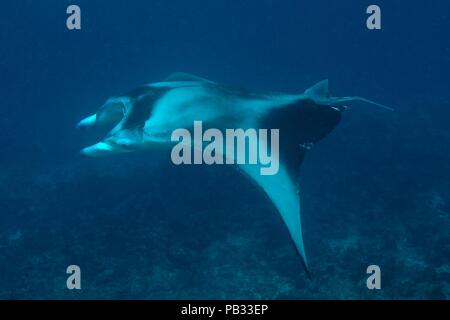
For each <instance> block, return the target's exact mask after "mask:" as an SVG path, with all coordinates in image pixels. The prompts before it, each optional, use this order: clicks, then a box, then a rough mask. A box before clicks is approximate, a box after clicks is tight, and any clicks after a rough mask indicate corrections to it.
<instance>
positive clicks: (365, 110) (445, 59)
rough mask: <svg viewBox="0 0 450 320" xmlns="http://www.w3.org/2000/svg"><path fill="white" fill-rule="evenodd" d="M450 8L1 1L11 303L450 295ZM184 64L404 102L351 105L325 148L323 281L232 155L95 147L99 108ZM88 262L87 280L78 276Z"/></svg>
mask: <svg viewBox="0 0 450 320" xmlns="http://www.w3.org/2000/svg"><path fill="white" fill-rule="evenodd" d="M69 4H77V5H79V6H80V7H81V12H82V29H81V30H79V31H69V30H67V28H66V25H65V23H66V18H67V14H66V8H67V6H68V5H69ZM370 4H377V5H379V6H380V8H381V12H382V29H381V30H375V31H369V30H368V29H367V28H366V19H367V17H368V15H367V14H366V8H367V7H368V6H369V5H370ZM449 15H450V3H449V2H448V1H444V0H434V1H429V2H428V1H427V2H425V1H398V0H389V1H387V0H386V1H381V0H377V1H376V2H374V3H372V2H371V1H345V2H344V1H339V2H338V1H331V0H329V1H325V0H318V1H303V0H302V1H301V0H282V1H275V0H258V1H256V0H245V1H244V0H243V1H224V0H223V1H222V0H217V1H211V0H209V1H208V0H205V1H194V0H193V1H181V0H177V1H170V0H164V1H162V0H158V1H143V0H142V1H138V0H128V1H106V0H102V1H100V0H73V1H61V0H54V1H49V0H46V1H32V0H20V1H2V2H1V4H0V98H1V100H0V101H1V103H0V128H1V134H0V145H1V151H0V165H1V166H0V298H2V299H448V298H450V232H449V231H450V130H449V123H450V91H449V88H450V79H449V75H450V43H449V39H450V38H449V30H450V16H449ZM175 71H184V72H189V73H193V74H196V75H199V76H202V77H205V78H209V79H212V80H214V81H217V82H220V83H227V84H233V85H237V86H242V87H246V88H249V89H259V90H271V91H283V92H291V93H300V92H303V91H304V90H305V89H306V88H308V87H310V86H311V85H313V84H314V83H316V82H317V81H319V80H322V79H324V78H329V79H330V90H331V93H332V94H333V95H335V96H348V95H350V96H351V95H359V96H363V97H367V98H369V99H373V100H375V101H377V102H380V103H383V104H386V105H389V106H393V107H394V108H395V112H389V111H385V110H382V109H378V108H376V107H373V106H370V105H365V104H361V103H352V104H351V108H350V109H349V110H348V111H346V112H345V113H344V115H343V120H342V121H341V123H340V124H339V125H338V127H337V128H336V129H335V130H334V131H333V132H332V134H330V135H329V136H328V137H326V138H325V139H324V140H323V141H321V143H320V144H318V145H317V146H315V147H314V148H313V149H312V150H311V151H310V152H309V153H308V154H307V156H306V159H305V161H304V163H303V165H302V168H301V181H300V183H301V194H300V195H301V210H302V226H303V235H304V242H305V247H306V253H307V256H308V258H309V265H310V269H311V273H312V278H313V280H312V281H311V280H309V279H308V277H307V276H306V274H305V272H304V270H303V268H302V266H301V263H300V260H299V258H298V256H297V254H296V252H295V248H294V246H293V244H292V243H291V241H290V238H289V235H288V232H287V230H286V228H285V226H284V224H283V222H282V220H281V219H280V217H279V215H278V213H277V212H276V210H275V208H274V207H273V205H272V204H271V203H270V202H269V201H268V200H267V199H266V198H265V197H264V196H263V195H262V194H261V192H260V191H259V190H257V188H255V186H254V185H253V184H252V183H251V182H250V181H248V180H247V179H245V178H242V177H241V176H240V174H239V173H238V172H237V171H235V170H233V169H231V168H230V167H228V166H213V167H208V166H198V167H194V166H180V167H176V166H174V165H172V164H171V162H170V160H169V155H168V154H159V153H151V152H148V153H135V154H127V155H122V156H116V157H107V158H98V159H88V158H83V157H82V156H81V155H80V154H79V150H80V149H81V148H82V147H84V146H86V145H90V144H92V143H94V142H95V141H96V140H97V139H98V138H99V136H97V135H96V133H87V132H80V131H77V130H76V128H75V125H76V123H77V122H78V121H79V120H80V119H82V118H83V117H85V116H86V115H89V114H91V113H92V112H95V110H97V109H98V108H99V107H100V106H101V105H102V104H103V103H104V101H105V100H106V99H107V98H109V97H111V96H114V95H117V94H121V93H124V92H127V91H129V90H130V89H133V88H135V87H137V86H139V85H142V84H145V83H149V82H155V81H160V80H162V79H164V78H165V77H166V76H167V75H168V74H170V73H172V72H175ZM71 264H76V265H79V266H80V267H81V270H82V290H72V291H71V290H68V289H67V288H66V279H67V276H68V275H67V274H66V268H67V266H69V265H71ZM371 264H377V265H379V266H380V267H381V272H382V289H381V290H368V289H367V287H366V279H367V274H366V268H367V266H369V265H371Z"/></svg>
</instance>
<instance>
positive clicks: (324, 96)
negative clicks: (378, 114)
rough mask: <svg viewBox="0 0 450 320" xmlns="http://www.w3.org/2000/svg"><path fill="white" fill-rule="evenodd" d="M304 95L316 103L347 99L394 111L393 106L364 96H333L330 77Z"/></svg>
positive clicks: (332, 102) (333, 103)
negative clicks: (329, 88)
mask: <svg viewBox="0 0 450 320" xmlns="http://www.w3.org/2000/svg"><path fill="white" fill-rule="evenodd" d="M303 96H304V97H307V98H309V99H312V100H313V101H314V102H316V103H320V104H325V105H337V104H340V103H343V102H347V101H362V102H366V103H369V104H372V105H375V106H377V107H380V108H383V109H385V110H389V111H394V109H393V108H391V107H388V106H385V105H383V104H380V103H377V102H374V101H372V100H369V99H366V98H363V97H358V96H354V97H331V96H330V93H329V90H328V79H325V80H322V81H320V82H319V83H317V84H315V85H314V86H312V87H311V88H309V89H307V90H306V91H305V93H304V94H303Z"/></svg>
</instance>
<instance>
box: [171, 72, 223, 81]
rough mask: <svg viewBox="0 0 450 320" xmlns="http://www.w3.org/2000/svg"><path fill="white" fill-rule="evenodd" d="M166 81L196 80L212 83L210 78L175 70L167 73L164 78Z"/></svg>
mask: <svg viewBox="0 0 450 320" xmlns="http://www.w3.org/2000/svg"><path fill="white" fill-rule="evenodd" d="M166 81H169V82H170V81H196V82H206V83H214V82H213V81H211V80H208V79H205V78H201V77H197V76H194V75H193V74H189V73H185V72H175V73H172V74H171V75H169V76H168V77H167V78H166Z"/></svg>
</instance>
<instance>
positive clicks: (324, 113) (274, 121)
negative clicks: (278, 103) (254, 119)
mask: <svg viewBox="0 0 450 320" xmlns="http://www.w3.org/2000/svg"><path fill="white" fill-rule="evenodd" d="M342 110H343V109H342V108H340V107H331V106H326V105H319V104H316V103H315V102H314V101H312V100H302V101H298V102H295V103H292V104H290V105H288V106H285V107H283V108H280V109H273V110H272V111H270V112H268V113H267V114H266V116H265V117H264V118H263V119H262V126H261V127H263V128H278V129H279V130H280V139H279V148H280V149H279V152H280V161H281V162H282V163H283V164H284V166H285V167H286V170H287V171H288V174H289V175H290V176H291V178H292V179H293V181H297V180H298V179H297V178H298V175H299V173H300V166H301V164H302V162H303V159H304V157H305V155H306V152H307V149H305V148H301V147H299V145H301V144H305V143H314V144H315V143H316V142H318V141H320V140H322V139H323V138H324V137H325V136H327V135H328V134H329V133H330V132H331V131H332V130H333V129H334V128H335V127H336V126H337V125H338V124H339V122H340V120H341V114H342Z"/></svg>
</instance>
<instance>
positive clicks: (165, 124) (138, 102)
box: [78, 72, 391, 276]
mask: <svg viewBox="0 0 450 320" xmlns="http://www.w3.org/2000/svg"><path fill="white" fill-rule="evenodd" d="M353 100H359V101H363V102H367V103H371V104H374V105H377V106H379V107H381V108H385V109H389V110H391V108H389V107H386V106H384V105H381V104H378V103H375V102H373V101H370V100H367V99H365V98H362V97H356V96H354V97H333V96H330V94H329V91H328V80H323V81H321V82H319V83H317V84H316V85H314V86H312V87H311V88H309V89H307V90H306V91H304V92H303V93H300V94H285V93H278V92H258V91H250V90H245V89H241V88H236V87H232V86H226V85H221V84H218V83H216V82H213V81H210V80H207V79H204V78H200V77H197V76H194V75H190V74H186V73H180V72H178V73H174V74H172V75H170V76H169V77H168V78H167V79H165V80H164V81H162V82H156V83H151V84H147V85H144V86H142V87H139V88H137V89H134V90H132V91H131V92H128V93H127V94H124V95H120V96H115V97H112V98H110V99H108V100H107V101H106V103H105V104H104V105H103V106H102V107H100V109H99V110H98V111H97V112H96V113H95V114H93V115H91V116H89V117H87V118H85V119H83V120H81V121H80V122H79V123H78V127H97V126H99V127H100V126H110V127H112V129H111V131H110V132H109V133H108V134H107V135H106V137H105V138H104V139H103V140H102V141H100V142H98V143H96V144H94V145H92V146H89V147H86V148H84V149H82V150H81V153H82V154H83V155H86V156H89V157H99V156H107V155H113V154H120V153H127V152H132V151H137V150H145V149H158V150H164V149H168V148H170V147H171V146H173V144H174V142H173V141H172V139H171V133H172V132H173V131H174V130H176V129H179V128H192V126H193V123H194V122H195V121H202V123H203V126H204V127H210V128H219V129H227V128H242V129H246V128H256V129H272V128H276V129H279V170H278V172H277V173H276V174H274V175H261V174H260V170H259V169H260V168H259V167H260V165H258V164H241V165H234V167H235V168H237V169H238V170H239V171H240V172H242V173H243V175H244V176H246V177H248V178H249V179H250V180H252V181H253V182H254V183H255V185H256V186H257V187H258V188H259V189H260V190H262V191H263V192H264V193H265V194H266V195H267V197H268V199H269V200H270V201H271V202H272V203H273V205H274V207H275V208H276V209H277V211H278V212H279V214H280V215H281V218H282V220H283V221H284V223H285V225H286V227H287V229H288V231H289V234H290V236H291V239H292V241H293V243H294V245H295V248H296V251H297V253H298V254H299V256H300V258H301V262H302V264H303V266H304V268H305V270H306V273H307V275H308V276H310V273H309V268H308V261H307V257H306V253H305V247H304V244H303V236H302V226H301V219H300V196H299V184H298V183H299V171H300V165H301V163H302V161H303V159H304V157H305V154H306V152H307V151H308V149H310V148H311V147H312V146H314V145H315V144H316V143H317V142H318V141H320V140H321V139H323V138H324V137H325V136H326V135H328V134H329V133H330V132H331V131H332V130H333V129H334V128H335V127H336V126H337V125H338V123H339V122H340V120H341V116H342V113H343V111H344V110H345V109H346V106H345V105H344V103H345V102H348V101H353Z"/></svg>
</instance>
